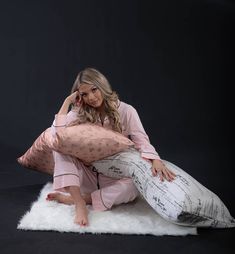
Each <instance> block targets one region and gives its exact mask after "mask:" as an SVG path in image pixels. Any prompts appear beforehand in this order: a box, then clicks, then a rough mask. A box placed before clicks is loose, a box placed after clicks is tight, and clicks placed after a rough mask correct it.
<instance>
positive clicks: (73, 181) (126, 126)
mask: <svg viewBox="0 0 235 254" xmlns="http://www.w3.org/2000/svg"><path fill="white" fill-rule="evenodd" d="M118 102H119V106H118V111H119V114H120V121H121V125H122V134H123V135H124V136H126V137H128V138H130V139H131V140H132V141H133V142H134V144H135V148H136V149H138V150H139V151H140V152H141V156H142V157H143V158H145V159H159V160H160V157H159V155H158V153H157V152H156V150H155V148H154V147H153V146H152V145H151V144H150V141H149V138H148V136H147V134H146V132H145V130H144V128H143V125H142V123H141V121H140V118H139V116H138V113H137V111H136V110H135V108H134V107H132V106H131V105H129V104H127V103H124V102H122V101H118ZM76 119H77V112H76V111H73V110H71V111H69V112H68V114H67V115H58V114H56V115H55V120H54V121H53V124H52V126H51V130H52V135H53V137H55V133H56V132H57V131H58V130H60V129H61V128H65V127H66V125H68V124H69V123H70V122H72V121H74V120H76ZM97 125H99V126H102V123H101V121H99V122H98V123H97ZM103 126H104V127H105V128H108V129H112V127H111V125H110V123H109V120H108V117H105V119H104V123H103ZM53 156H54V161H55V167H54V177H53V189H54V190H56V191H62V192H66V190H65V189H64V187H68V186H79V188H80V191H81V193H91V199H92V208H93V209H94V210H99V211H105V210H107V209H111V207H112V206H113V205H119V204H121V203H128V202H130V201H132V200H134V199H135V198H136V197H137V196H138V190H137V188H136V187H135V185H134V183H133V181H132V179H131V178H122V179H114V178H110V177H107V176H105V175H103V174H100V173H98V172H96V170H95V168H94V167H93V166H92V165H91V166H87V165H85V164H84V163H83V162H82V161H81V160H79V159H77V158H76V157H73V156H70V155H64V154H62V153H58V152H55V151H53Z"/></svg>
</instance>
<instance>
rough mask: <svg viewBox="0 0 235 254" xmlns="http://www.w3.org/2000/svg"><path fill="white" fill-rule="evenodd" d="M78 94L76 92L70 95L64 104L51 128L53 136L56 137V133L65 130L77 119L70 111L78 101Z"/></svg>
mask: <svg viewBox="0 0 235 254" xmlns="http://www.w3.org/2000/svg"><path fill="white" fill-rule="evenodd" d="M77 96H78V93H77V92H74V93H72V94H71V95H69V96H68V97H67V98H66V99H65V100H64V102H63V104H62V106H61V108H60V110H59V112H58V113H57V114H56V115H55V119H54V121H53V123H52V126H51V132H52V136H53V137H54V138H55V137H56V132H57V131H59V130H61V129H63V128H65V127H66V126H67V125H68V124H69V123H71V122H72V121H74V120H76V119H77V114H76V113H75V112H73V111H69V112H68V110H69V106H70V105H71V104H74V103H75V102H76V100H77Z"/></svg>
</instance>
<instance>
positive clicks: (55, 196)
mask: <svg viewBox="0 0 235 254" xmlns="http://www.w3.org/2000/svg"><path fill="white" fill-rule="evenodd" d="M82 198H83V199H84V200H85V202H86V204H87V205H91V203H92V201H91V194H90V193H84V194H82ZM46 200H48V201H53V200H54V201H57V202H59V203H63V204H66V205H73V204H74V201H73V198H72V196H71V195H64V194H62V193H59V192H53V193H49V194H48V195H47V198H46Z"/></svg>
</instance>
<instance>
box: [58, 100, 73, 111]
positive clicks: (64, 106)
mask: <svg viewBox="0 0 235 254" xmlns="http://www.w3.org/2000/svg"><path fill="white" fill-rule="evenodd" d="M70 104H71V102H70V101H69V100H67V99H66V100H65V101H64V103H63V105H62V106H61V108H60V110H59V112H58V115H66V114H67V113H68V109H69V106H70Z"/></svg>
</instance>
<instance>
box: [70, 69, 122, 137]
mask: <svg viewBox="0 0 235 254" xmlns="http://www.w3.org/2000/svg"><path fill="white" fill-rule="evenodd" d="M82 84H88V85H94V86H96V87H97V88H98V89H99V90H100V92H101V95H102V98H103V100H104V110H105V113H106V115H107V116H108V118H109V121H110V123H111V126H112V129H113V130H114V131H117V132H119V133H122V126H121V122H120V115H119V112H118V110H117V108H118V99H119V96H118V94H117V93H116V92H115V91H113V90H112V88H111V85H110V84H109V82H108V80H107V79H106V77H105V76H104V75H103V74H102V73H100V72H99V71H98V70H96V69H94V68H86V69H84V70H82V71H80V72H79V73H78V75H77V78H76V80H75V82H74V84H73V86H72V89H71V94H72V93H74V92H75V91H77V90H78V89H79V87H80V86H81V85H82ZM71 110H73V111H76V112H77V114H78V120H75V121H73V122H72V123H71V124H69V126H73V125H77V124H81V123H86V122H90V123H97V122H98V119H99V113H98V111H97V110H96V109H95V108H93V107H91V106H89V105H87V104H86V103H85V102H84V101H83V99H82V100H81V104H80V106H79V107H77V106H76V105H73V106H72V109H71Z"/></svg>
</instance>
